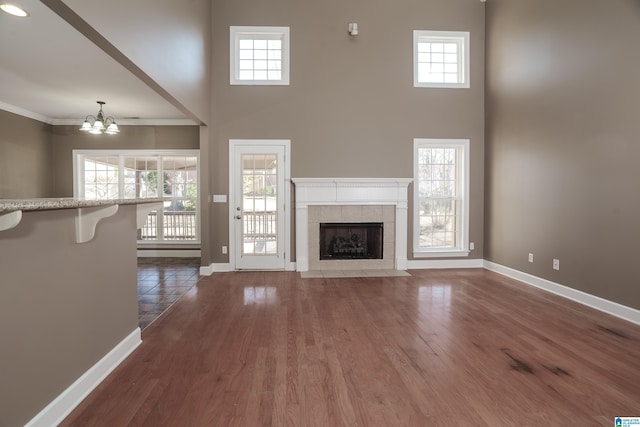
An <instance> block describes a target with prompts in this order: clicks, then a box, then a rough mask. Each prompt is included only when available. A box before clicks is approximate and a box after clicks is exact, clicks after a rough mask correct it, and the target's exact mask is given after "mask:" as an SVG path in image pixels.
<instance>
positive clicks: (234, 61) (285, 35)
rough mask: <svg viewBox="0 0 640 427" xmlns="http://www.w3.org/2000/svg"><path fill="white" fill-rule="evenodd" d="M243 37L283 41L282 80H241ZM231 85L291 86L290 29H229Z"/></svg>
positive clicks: (240, 27)
mask: <svg viewBox="0 0 640 427" xmlns="http://www.w3.org/2000/svg"><path fill="white" fill-rule="evenodd" d="M241 35H255V36H260V35H265V36H280V37H281V39H282V70H281V72H282V79H280V80H240V79H239V72H240V70H239V68H240V63H239V61H240V59H239V58H238V50H239V47H240V46H239V43H240V37H239V36H241ZM229 84H231V85H266V86H274V85H275V86H288V85H289V27H246V26H230V27H229Z"/></svg>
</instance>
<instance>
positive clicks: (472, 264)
mask: <svg viewBox="0 0 640 427" xmlns="http://www.w3.org/2000/svg"><path fill="white" fill-rule="evenodd" d="M483 267H484V260H482V259H440V260H438V259H410V260H408V261H407V269H409V270H412V269H416V270H418V269H438V268H483Z"/></svg>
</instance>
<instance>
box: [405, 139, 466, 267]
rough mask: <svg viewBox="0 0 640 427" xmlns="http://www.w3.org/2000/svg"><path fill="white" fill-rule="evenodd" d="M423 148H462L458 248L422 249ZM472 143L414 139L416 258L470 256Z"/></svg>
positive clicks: (453, 140) (414, 242)
mask: <svg viewBox="0 0 640 427" xmlns="http://www.w3.org/2000/svg"><path fill="white" fill-rule="evenodd" d="M423 146H429V147H433V148H437V147H458V148H462V151H463V152H462V156H461V161H462V165H461V167H460V168H458V170H459V171H460V172H461V173H462V175H463V176H462V177H461V179H462V191H461V193H462V206H461V213H460V219H461V223H460V224H459V228H460V230H458V233H457V236H458V242H457V247H456V248H446V249H443V248H434V249H424V248H420V211H419V210H420V205H419V203H418V200H419V198H420V194H419V191H418V179H419V176H418V149H419V148H420V147H423ZM469 151H470V141H469V140H468V139H440V138H437V139H435V138H414V140H413V257H414V258H438V257H439V258H443V257H465V256H468V255H469V252H470V251H469V182H470V179H469V171H470V168H469V163H470V162H469V159H470V153H469Z"/></svg>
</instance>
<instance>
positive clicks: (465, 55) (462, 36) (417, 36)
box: [413, 30, 471, 89]
mask: <svg viewBox="0 0 640 427" xmlns="http://www.w3.org/2000/svg"><path fill="white" fill-rule="evenodd" d="M425 38H431V39H442V40H445V41H452V40H456V41H460V42H461V43H460V44H461V46H462V52H459V53H458V61H462V63H460V62H459V63H458V66H459V67H460V66H461V67H462V71H461V72H459V75H460V74H461V75H462V79H463V81H462V82H461V83H426V82H419V81H418V42H419V41H421V39H425ZM469 40H470V36H469V32H468V31H429V30H414V31H413V86H414V87H421V88H452V89H456V88H458V89H460V88H461V89H468V88H469V87H471V73H470V68H471V61H470V55H469V51H470V47H469Z"/></svg>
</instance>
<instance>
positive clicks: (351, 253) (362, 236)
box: [320, 222, 384, 260]
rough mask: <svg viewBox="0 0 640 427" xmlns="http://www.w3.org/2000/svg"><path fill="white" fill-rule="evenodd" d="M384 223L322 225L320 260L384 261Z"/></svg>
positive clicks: (332, 223) (324, 223) (326, 223)
mask: <svg viewBox="0 0 640 427" xmlns="http://www.w3.org/2000/svg"><path fill="white" fill-rule="evenodd" d="M383 236H384V223H382V222H358V223H350V222H338V223H335V222H322V223H320V259H321V260H338V259H383Z"/></svg>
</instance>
